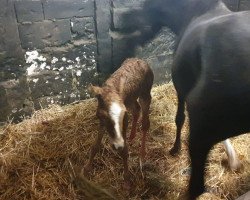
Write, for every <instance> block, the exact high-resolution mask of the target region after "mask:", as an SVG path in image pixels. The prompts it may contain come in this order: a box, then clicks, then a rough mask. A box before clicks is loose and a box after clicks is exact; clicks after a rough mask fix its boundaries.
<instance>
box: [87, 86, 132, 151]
mask: <svg viewBox="0 0 250 200" xmlns="http://www.w3.org/2000/svg"><path fill="white" fill-rule="evenodd" d="M91 90H92V91H93V93H95V94H96V97H97V100H98V106H97V111H96V116H97V117H98V119H99V120H100V123H101V126H104V127H106V130H107V132H108V134H109V136H110V138H111V142H112V144H113V145H114V147H115V148H116V149H119V148H123V147H124V137H125V135H124V131H123V130H124V123H127V122H126V120H127V116H126V115H127V113H126V107H125V105H124V104H123V102H122V100H121V98H120V97H119V95H118V94H117V93H116V92H115V91H112V90H111V89H109V88H105V87H103V88H101V87H98V86H91Z"/></svg>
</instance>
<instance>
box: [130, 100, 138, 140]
mask: <svg viewBox="0 0 250 200" xmlns="http://www.w3.org/2000/svg"><path fill="white" fill-rule="evenodd" d="M130 107H131V108H130V109H131V110H132V115H133V121H132V127H131V133H130V137H129V141H132V140H133V139H134V138H135V135H136V127H137V122H138V118H139V116H140V105H139V103H138V102H137V100H136V101H135V102H134V103H133V104H132V105H131V106H130Z"/></svg>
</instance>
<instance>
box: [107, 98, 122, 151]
mask: <svg viewBox="0 0 250 200" xmlns="http://www.w3.org/2000/svg"><path fill="white" fill-rule="evenodd" d="M122 114H123V109H122V106H121V105H120V104H119V103H117V102H112V103H111V105H110V108H109V115H110V118H111V120H113V122H114V129H115V138H114V139H113V141H112V142H113V144H114V146H115V148H116V149H118V148H119V147H121V148H123V147H124V139H123V137H122V132H121V127H120V124H121V123H120V122H121V117H122Z"/></svg>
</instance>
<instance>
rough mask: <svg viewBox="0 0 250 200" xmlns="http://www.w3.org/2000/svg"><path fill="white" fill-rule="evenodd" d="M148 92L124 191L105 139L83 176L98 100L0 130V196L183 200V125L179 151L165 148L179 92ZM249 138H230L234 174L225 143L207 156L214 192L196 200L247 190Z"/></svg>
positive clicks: (171, 132) (164, 89)
mask: <svg viewBox="0 0 250 200" xmlns="http://www.w3.org/2000/svg"><path fill="white" fill-rule="evenodd" d="M152 94H153V100H152V105H151V114H150V118H151V131H150V134H149V136H148V141H147V157H146V159H147V162H146V163H145V164H144V165H143V170H142V171H141V170H140V167H139V158H138V155H139V146H140V134H137V137H136V139H135V141H134V143H133V144H130V145H129V151H130V158H129V167H130V172H131V176H132V180H133V190H132V191H131V192H130V193H129V194H128V193H126V192H125V191H124V190H123V189H122V180H123V179H122V172H123V168H122V162H121V159H120V158H119V157H118V155H117V153H116V152H115V151H113V149H112V148H111V147H110V145H109V141H108V138H107V137H105V138H104V141H103V147H102V148H101V151H100V153H99V154H98V155H97V156H96V159H95V162H94V168H93V171H92V175H91V177H89V179H90V181H91V182H89V181H86V179H85V178H84V177H83V176H82V175H81V170H82V168H83V166H84V165H85V164H86V162H87V159H88V152H89V148H90V146H91V145H92V143H93V142H94V139H95V136H96V134H97V131H98V121H97V119H96V117H95V109H96V101H95V100H86V101H83V102H80V103H79V104H74V105H68V106H64V107H60V106H58V105H53V106H51V107H50V108H48V109H44V110H40V111H37V112H36V113H35V114H34V115H33V116H32V117H31V118H30V119H27V120H24V121H23V122H22V123H20V124H16V125H10V124H8V125H6V126H5V127H2V129H0V199H2V200H4V199H6V200H10V199H12V200H14V199H46V200H52V199H53V200H54V199H62V200H67V199H68V200H73V199H171V200H174V199H183V195H184V194H185V191H186V188H187V184H188V178H189V167H190V163H189V158H188V156H187V123H186V124H185V127H184V129H183V137H182V152H181V154H180V155H179V156H177V157H171V156H170V155H169V153H168V151H169V149H170V148H171V147H172V144H173V142H174V139H175V124H174V117H175V111H176V106H177V102H176V95H175V92H174V89H173V86H172V84H166V85H162V86H158V87H155V88H154V89H153V91H152ZM249 142H250V135H243V136H240V137H237V138H235V139H234V140H233V145H234V146H235V148H236V150H237V151H238V153H239V157H240V159H241V160H242V162H243V165H244V169H243V170H241V171H240V172H238V173H233V172H230V171H229V170H228V168H227V167H225V166H224V164H223V163H224V162H223V159H222V158H226V154H225V152H224V149H223V146H222V145H221V144H218V145H217V146H216V148H215V149H214V150H213V151H212V152H211V155H210V158H209V160H210V164H209V166H208V169H207V180H206V181H207V185H209V186H210V188H211V190H212V191H213V195H212V194H204V195H203V197H201V198H200V199H206V200H207V199H235V198H236V197H238V196H239V195H241V194H243V193H245V192H246V191H248V190H250V180H249V179H250V156H249V154H250V149H249V148H250V147H249ZM100 188H105V189H100ZM91 191H92V192H91ZM93 195H94V196H93ZM101 197H102V198H101Z"/></svg>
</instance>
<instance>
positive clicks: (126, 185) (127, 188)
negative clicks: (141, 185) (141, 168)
mask: <svg viewBox="0 0 250 200" xmlns="http://www.w3.org/2000/svg"><path fill="white" fill-rule="evenodd" d="M131 188H132V186H131V182H130V181H125V182H124V183H123V189H124V190H125V191H127V192H130V190H131Z"/></svg>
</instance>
